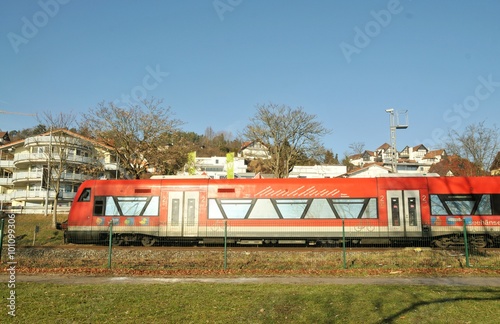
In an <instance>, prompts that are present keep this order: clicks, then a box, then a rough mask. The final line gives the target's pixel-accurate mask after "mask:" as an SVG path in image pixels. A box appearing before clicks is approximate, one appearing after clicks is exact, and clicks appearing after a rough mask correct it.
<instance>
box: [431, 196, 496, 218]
mask: <svg viewBox="0 0 500 324" xmlns="http://www.w3.org/2000/svg"><path fill="white" fill-rule="evenodd" d="M494 196H495V195H493V197H494ZM491 198H492V197H491V195H431V213H432V215H456V216H459V215H492V214H493V213H494V211H493V210H492V205H494V204H492V199H491Z"/></svg>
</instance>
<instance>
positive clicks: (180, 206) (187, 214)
mask: <svg viewBox="0 0 500 324" xmlns="http://www.w3.org/2000/svg"><path fill="white" fill-rule="evenodd" d="M199 201H200V193H199V192H197V191H169V192H168V214H167V217H168V219H167V236H198V209H199Z"/></svg>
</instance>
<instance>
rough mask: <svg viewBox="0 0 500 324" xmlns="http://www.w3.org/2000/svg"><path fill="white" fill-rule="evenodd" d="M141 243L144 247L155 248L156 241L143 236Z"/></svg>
mask: <svg viewBox="0 0 500 324" xmlns="http://www.w3.org/2000/svg"><path fill="white" fill-rule="evenodd" d="M141 243H142V245H144V246H153V245H155V243H156V239H155V238H153V237H151V236H143V237H142V238H141Z"/></svg>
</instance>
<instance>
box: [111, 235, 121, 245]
mask: <svg viewBox="0 0 500 324" xmlns="http://www.w3.org/2000/svg"><path fill="white" fill-rule="evenodd" d="M111 243H113V245H116V246H120V245H123V238H122V237H120V236H113V239H112V240H111Z"/></svg>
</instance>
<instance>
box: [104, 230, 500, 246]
mask: <svg viewBox="0 0 500 324" xmlns="http://www.w3.org/2000/svg"><path fill="white" fill-rule="evenodd" d="M99 241H100V242H109V235H107V233H102V235H100V239H99ZM112 244H113V245H117V246H119V245H143V246H147V247H150V246H154V245H191V246H208V245H224V244H227V245H230V246H317V247H342V246H343V245H344V244H345V246H347V247H356V246H377V247H381V246H387V247H393V246H398V247H399V246H412V247H413V246H418V247H425V246H430V247H436V248H442V249H448V248H457V247H464V246H465V244H466V243H465V237H464V236H463V235H461V234H450V235H446V236H439V237H433V238H430V237H426V238H415V237H413V238H372V237H370V238H364V237H354V238H353V237H347V238H345V242H344V240H343V239H342V238H232V237H229V238H227V239H226V240H224V238H223V237H208V238H207V237H205V238H197V237H192V238H187V237H171V238H164V237H156V236H151V235H144V234H130V233H127V234H114V235H113V239H112ZM467 244H468V246H469V247H471V248H488V247H493V246H497V245H499V244H500V236H492V235H483V234H479V235H478V234H476V235H470V236H468V237H467Z"/></svg>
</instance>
